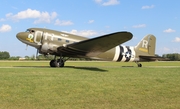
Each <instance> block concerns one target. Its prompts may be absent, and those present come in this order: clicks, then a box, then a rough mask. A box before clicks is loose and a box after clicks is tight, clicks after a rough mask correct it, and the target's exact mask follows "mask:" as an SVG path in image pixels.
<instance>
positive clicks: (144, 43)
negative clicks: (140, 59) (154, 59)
mask: <svg viewBox="0 0 180 109" xmlns="http://www.w3.org/2000/svg"><path fill="white" fill-rule="evenodd" d="M155 47H156V37H155V36H154V35H151V34H149V35H147V36H145V37H144V38H143V39H142V40H141V42H139V43H138V44H137V45H136V47H135V51H136V52H137V53H138V55H143V56H154V55H155Z"/></svg>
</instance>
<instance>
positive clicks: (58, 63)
mask: <svg viewBox="0 0 180 109" xmlns="http://www.w3.org/2000/svg"><path fill="white" fill-rule="evenodd" d="M68 59H69V58H67V59H64V58H63V57H60V58H59V59H57V60H56V56H55V57H54V59H53V60H51V61H50V63H49V65H50V66H51V67H64V63H65V62H66V61H67V60H68Z"/></svg>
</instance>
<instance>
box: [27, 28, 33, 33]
mask: <svg viewBox="0 0 180 109" xmlns="http://www.w3.org/2000/svg"><path fill="white" fill-rule="evenodd" d="M26 32H29V33H34V32H35V31H34V30H30V29H27V30H26Z"/></svg>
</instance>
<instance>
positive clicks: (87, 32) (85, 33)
mask: <svg viewBox="0 0 180 109" xmlns="http://www.w3.org/2000/svg"><path fill="white" fill-rule="evenodd" d="M68 33H71V34H76V35H79V36H84V37H90V36H94V35H97V34H98V33H97V32H96V31H94V30H82V31H78V30H71V31H70V32H68Z"/></svg>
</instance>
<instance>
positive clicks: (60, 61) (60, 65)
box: [57, 59, 64, 67]
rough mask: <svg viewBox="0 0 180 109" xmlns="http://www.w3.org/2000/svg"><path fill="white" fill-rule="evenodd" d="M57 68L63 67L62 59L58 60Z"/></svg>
mask: <svg viewBox="0 0 180 109" xmlns="http://www.w3.org/2000/svg"><path fill="white" fill-rule="evenodd" d="M57 62H58V63H59V67H64V61H63V60H62V59H58V61H57Z"/></svg>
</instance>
